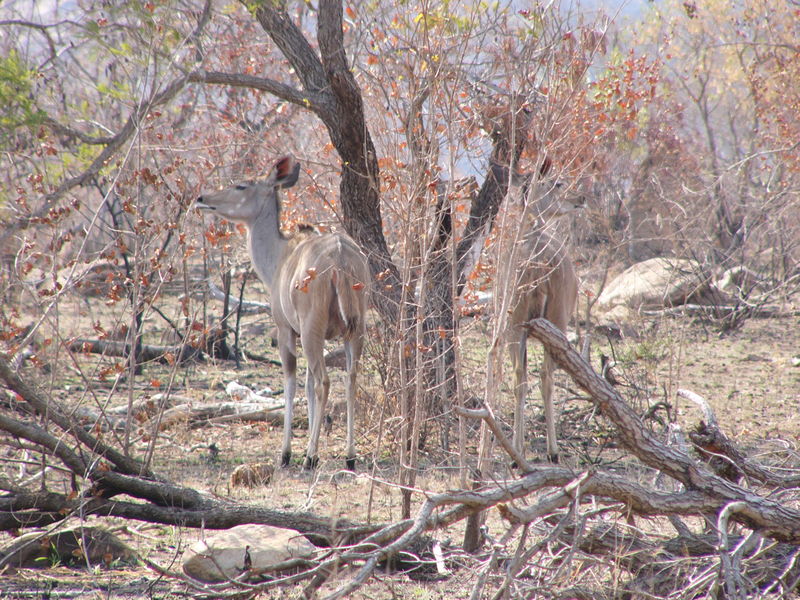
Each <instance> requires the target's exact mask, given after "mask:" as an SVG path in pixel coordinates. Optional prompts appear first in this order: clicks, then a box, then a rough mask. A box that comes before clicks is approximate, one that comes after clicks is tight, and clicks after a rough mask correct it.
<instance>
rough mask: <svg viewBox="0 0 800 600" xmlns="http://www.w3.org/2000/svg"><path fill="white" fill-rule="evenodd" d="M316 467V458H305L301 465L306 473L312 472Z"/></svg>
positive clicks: (317, 463) (317, 459) (317, 461)
mask: <svg viewBox="0 0 800 600" xmlns="http://www.w3.org/2000/svg"><path fill="white" fill-rule="evenodd" d="M318 466H319V457H318V456H306V460H305V462H304V463H303V468H304V469H305V470H306V471H314V470H315V469H316V468H317V467H318Z"/></svg>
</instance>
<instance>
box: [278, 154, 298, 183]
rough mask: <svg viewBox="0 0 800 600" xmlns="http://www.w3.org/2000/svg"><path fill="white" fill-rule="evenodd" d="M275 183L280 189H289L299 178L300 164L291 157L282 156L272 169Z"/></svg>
mask: <svg viewBox="0 0 800 600" xmlns="http://www.w3.org/2000/svg"><path fill="white" fill-rule="evenodd" d="M273 173H274V176H275V183H276V184H277V185H278V186H280V187H282V188H290V187H292V186H293V185H294V184H295V183H297V179H298V177H299V176H300V163H299V162H297V161H295V160H294V159H293V158H292V157H291V156H284V157H283V158H281V159H280V160H278V162H276V163H275V166H274V167H273Z"/></svg>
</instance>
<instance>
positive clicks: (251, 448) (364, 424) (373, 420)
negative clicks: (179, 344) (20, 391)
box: [0, 300, 800, 600]
mask: <svg viewBox="0 0 800 600" xmlns="http://www.w3.org/2000/svg"><path fill="white" fill-rule="evenodd" d="M113 321H114V311H113V309H103V310H102V311H98V310H97V308H96V305H95V304H94V303H89V302H86V301H83V300H76V301H75V302H73V303H72V304H71V305H65V306H63V307H62V308H61V310H60V313H59V316H58V324H57V325H58V327H59V331H60V332H61V335H62V336H63V337H65V338H66V337H68V336H71V335H81V336H89V334H90V333H91V331H92V327H91V325H92V324H93V323H96V322H97V323H100V322H102V325H103V327H105V328H107V329H108V328H111V327H112V326H113V325H114V323H113ZM148 325H149V326H150V331H153V332H158V331H162V332H165V331H166V330H167V328H166V327H165V325H164V322H163V320H161V319H160V318H158V317H157V316H156V315H153V314H151V315H149V316H148ZM630 325H631V330H630V332H632V333H633V334H634V335H629V336H628V337H627V338H626V339H624V340H617V341H615V342H613V343H611V342H610V341H609V340H607V339H601V338H599V337H596V338H595V343H594V346H593V352H592V361H593V364H594V366H595V368H596V369H599V354H600V353H601V352H602V353H605V354H606V355H608V356H612V357H614V358H616V360H617V366H616V369H617V373H618V375H619V377H620V378H621V379H622V381H623V385H622V386H620V387H619V390H620V392H621V393H622V394H623V396H625V397H626V398H628V399H629V400H630V402H631V404H632V405H633V406H634V407H635V408H637V410H641V411H642V412H644V411H645V410H646V409H647V407H648V406H650V405H652V404H653V403H655V402H658V401H660V400H664V401H666V402H668V403H669V404H670V405H671V407H672V413H671V414H672V418H673V419H674V420H675V421H677V423H678V424H680V425H681V426H682V427H683V428H684V429H689V428H690V427H692V426H693V425H695V424H696V423H697V422H698V421H699V420H700V419H701V418H702V415H701V413H700V411H699V409H698V408H697V407H695V406H693V405H691V404H690V403H688V402H686V401H685V400H681V399H679V398H677V397H676V393H675V392H676V391H677V390H678V389H681V388H683V389H688V390H691V391H693V392H695V393H697V394H700V395H701V396H703V397H705V398H706V400H707V401H708V402H709V404H710V406H711V407H712V408H713V410H714V411H715V413H716V416H717V417H718V419H719V422H720V425H721V427H722V429H723V431H725V432H726V433H727V434H728V435H729V436H730V437H731V438H732V439H733V440H735V441H736V442H737V443H739V444H740V445H741V447H743V448H745V449H746V450H747V452H748V453H749V454H750V455H751V456H753V457H754V458H758V459H760V460H765V461H769V460H770V453H771V452H774V451H783V452H785V451H786V450H787V449H788V450H789V451H791V452H795V451H796V450H797V445H798V436H800V410H798V407H799V404H800V366H798V365H797V362H798V360H797V359H798V357H800V346H798V339H799V337H800V336H798V331H799V330H800V329H799V328H798V325H800V319H798V317H795V316H791V317H782V318H773V319H751V320H749V321H747V322H746V323H745V325H744V327H743V328H742V329H740V330H738V331H735V332H733V333H731V334H728V335H725V336H720V335H719V334H718V333H717V331H716V330H715V329H714V328H713V327H712V326H709V325H705V324H702V323H699V322H697V321H695V320H692V319H690V318H687V317H670V318H662V319H643V320H641V321H638V322H634V323H631V324H630ZM268 328H269V319H268V317H266V316H254V317H247V318H246V319H245V321H244V324H243V326H242V332H243V335H242V339H243V340H246V343H245V349H247V350H249V351H251V352H254V353H258V354H263V355H265V356H267V357H269V358H272V359H275V360H277V352H276V351H275V349H274V348H271V347H270V346H269V342H268V338H267V331H268ZM630 332H629V333H630ZM487 335H488V324H487V322H485V321H482V320H480V319H476V320H468V321H464V323H463V331H462V339H463V348H462V361H463V362H462V376H463V385H464V389H465V392H466V394H467V395H470V394H472V395H475V396H478V397H483V394H484V391H483V386H484V385H485V381H486V339H487ZM166 338H167V336H166V334H165V335H163V336H161V337H159V336H158V335H154V336H153V339H151V340H148V341H149V342H150V343H158V342H159V340H164V339H166ZM530 345H531V353H532V354H533V357H532V358H531V364H532V365H533V367H532V370H535V369H536V368H537V365H538V357H539V355H540V354H539V349H538V346H537V345H536V344H534V343H533V342H531V343H530ZM381 353H382V349H381V348H377V347H376V346H375V345H374V344H372V345H371V346H370V347H368V349H367V356H366V358H365V360H364V363H365V364H364V371H365V373H364V375H363V376H362V378H361V381H360V390H359V401H360V406H361V410H360V411H359V417H358V424H357V446H358V452H359V463H358V469H357V471H358V472H357V474H356V475H355V476H353V475H346V474H343V473H342V472H341V467H342V466H343V460H342V457H343V455H344V454H343V451H344V424H343V422H342V420H341V419H338V420H336V421H335V423H334V426H333V429H332V431H331V433H330V434H328V435H324V437H323V440H322V442H321V449H320V458H321V466H320V468H319V469H318V470H317V471H316V472H314V473H309V472H305V471H303V470H302V469H300V468H299V466H298V464H295V465H294V466H293V467H291V468H289V469H287V470H278V471H277V472H276V475H275V477H274V479H273V481H272V482H271V484H270V485H268V486H266V487H262V488H255V489H247V488H231V487H230V485H229V476H230V473H231V471H232V470H233V469H234V468H235V467H236V466H238V465H240V464H244V463H248V462H254V461H261V460H264V459H272V460H275V459H276V458H277V455H278V452H279V445H280V438H281V435H282V432H281V428H280V427H274V426H270V425H267V424H265V423H259V422H244V423H243V422H234V423H225V424H216V425H207V426H203V427H198V428H193V427H189V426H187V425H185V424H183V425H177V426H175V427H172V428H171V429H169V430H167V431H164V432H162V435H161V437H160V438H159V443H158V450H157V452H156V471H157V472H158V473H159V474H160V475H162V476H165V477H167V478H170V479H172V480H174V481H175V482H176V483H179V484H182V485H186V486H191V487H193V488H195V489H197V490H200V491H203V492H206V493H209V494H212V495H215V496H219V497H223V498H230V499H232V500H235V501H239V502H242V503H248V504H255V505H259V506H264V507H270V508H278V509H287V510H292V511H300V510H302V511H311V512H314V513H316V514H317V515H330V516H332V517H333V516H340V515H341V516H346V517H348V518H351V519H353V520H357V521H361V522H365V521H369V522H391V521H395V520H397V519H399V518H400V506H401V505H400V493H399V490H398V489H397V488H396V487H395V486H394V485H392V482H393V481H395V478H396V468H397V461H396V444H395V440H396V437H397V424H398V419H397V416H396V415H397V408H396V407H394V406H392V405H391V404H390V402H389V400H388V399H387V398H386V397H385V395H384V394H383V392H382V388H381V385H380V374H379V371H380V369H379V367H380V360H381V358H380V356H381ZM76 357H77V361H78V363H77V364H75V365H71V364H69V361H67V360H66V359H65V358H62V362H60V363H59V364H63V365H65V367H64V369H60V370H59V372H57V373H53V372H50V373H41V377H42V380H43V381H45V382H49V386H50V390H51V393H52V394H53V396H54V397H55V398H57V399H59V400H61V401H62V402H65V403H67V404H73V403H76V402H88V401H89V400H88V399H87V398H88V396H87V395H86V394H85V392H86V391H87V389H88V388H91V389H92V392H93V394H94V395H95V396H94V397H96V398H99V400H100V401H101V402H105V401H108V403H109V404H110V405H111V406H115V405H118V404H123V403H125V402H127V400H128V394H129V391H130V393H131V394H132V397H134V398H139V397H141V396H143V395H148V394H150V395H152V394H155V393H158V392H161V391H164V389H165V388H166V387H167V383H168V382H169V381H170V378H171V375H172V373H173V371H172V369H171V368H170V367H169V366H168V365H150V366H147V367H146V368H145V371H144V373H143V374H142V375H140V376H138V377H137V379H136V381H135V383H134V385H133V387H132V389H130V387H129V386H128V385H127V384H124V385H119V386H118V387H117V388H116V389H115V388H113V387H112V384H113V381H114V377H107V378H106V380H105V381H102V380H101V379H100V377H99V376H98V373H100V372H101V370H102V369H103V367H107V366H108V365H109V364H111V363H113V362H114V361H115V360H117V359H111V358H101V357H98V356H95V355H76ZM300 369H301V370H300V372H301V373H303V372H304V371H303V369H304V365H303V363H302V361H301V364H300ZM174 375H175V378H174V383H173V385H172V393H174V394H179V395H181V396H186V397H188V398H190V399H191V400H192V402H194V403H197V404H202V403H208V402H215V401H220V400H224V399H226V394H225V391H224V388H225V385H226V384H227V383H228V382H229V381H231V380H237V381H238V382H239V383H241V384H244V385H247V386H250V387H251V388H253V389H255V390H260V389H262V388H264V387H267V386H268V387H270V388H271V389H272V391H273V393H274V394H275V395H279V394H280V393H281V391H282V387H283V384H282V378H281V375H280V368H279V367H278V366H276V365H275V364H273V363H258V362H254V361H250V362H246V363H244V364H243V366H242V368H241V369H240V370H236V369H235V366H234V364H233V363H232V362H229V361H210V362H207V363H204V364H196V365H193V366H190V367H188V368H185V369H183V368H182V369H178V370H177V371H175V372H174ZM534 377H535V375H534ZM506 379H507V381H505V382H504V386H503V389H501V390H500V392H499V394H498V399H499V402H500V405H499V414H500V415H501V416H502V417H503V418H504V419H505V420H506V422H510V419H511V404H510V390H509V381H510V372H508V373H507V377H506ZM302 382H303V378H302V376H301V377H300V378H299V383H300V384H302ZM557 384H558V385H557V391H556V395H557V400H558V402H559V410H560V412H561V424H560V428H561V436H562V437H563V439H564V445H563V446H562V448H563V450H564V454H565V455H566V457H565V458H566V462H567V464H568V465H572V466H576V467H577V466H579V464H581V462H582V461H583V460H584V459H586V454H592V455H593V456H598V455H600V454H601V452H602V445H603V443H608V440H611V441H612V443H611V444H609V445H610V446H613V435H608V432H607V430H606V429H605V428H606V426H605V424H603V423H602V422H599V421H597V420H596V419H594V418H592V412H591V407H590V404H589V403H588V402H587V401H586V400H585V399H581V394H580V392H579V391H577V390H576V389H575V386H574V385H573V384H571V382H569V381H568V380H567V378H566V375H565V374H563V373H560V374H559V375H558V379H557ZM343 389H344V386H343V380H342V376H341V374H340V373H338V372H334V374H333V376H332V383H331V390H332V392H331V394H332V398H333V399H334V401H335V400H336V399H337V398H341V397H342V396H343ZM298 395H300V396H302V395H303V390H302V387H301V389H299V391H298ZM531 398H532V400H531V402H530V413H531V414H530V416H529V420H530V427H529V430H530V431H531V432H532V434H531V440H530V446H529V447H530V449H531V450H530V452H529V454H531V455H535V453H536V451H537V449H539V448H541V447H542V446H543V440H542V437H543V433H542V429H543V427H542V417H541V409H540V406H539V403H538V402H537V401H536V400H537V399H538V392H537V391H532V392H531ZM304 410H305V407H304V405H303V404H302V403H301V404H300V408H299V411H298V412H300V413H301V414H303V413H304ZM662 416H664V417H666V413H664V414H663V415H662ZM604 432H605V433H604ZM306 434H307V431H306V430H305V429H303V428H301V429H298V430H296V437H295V440H294V446H293V448H294V456H295V459H296V460H297V461H298V463H299V461H300V459H301V458H302V454H303V450H304V447H305V442H306ZM475 437H477V436H475V435H470V439H469V443H468V448H472V447H474V442H475ZM378 439H380V440H381V442H380V445H378V444H377V440H378ZM586 439H590V440H591V442H590V443H589V444H588V449H587V444H585V443H584V444H581V442H582V441H585V440H586ZM603 440H605V442H604V441H603ZM437 441H438V429H437V428H436V427H434V426H432V427H431V433H430V435H429V443H428V444H427V445H426V449H425V451H424V452H423V454H422V458H421V462H422V465H423V466H424V469H423V470H422V471H421V473H420V476H419V479H418V481H417V485H418V487H419V488H420V489H422V490H426V491H434V492H435V491H442V490H445V489H452V488H457V487H459V485H460V484H459V475H458V470H457V469H456V468H455V467H454V465H457V462H458V461H457V455H456V454H455V451H454V450H451V451H450V452H449V453H448V452H445V451H444V450H443V449H442V448H441V447H440V446H439V444H438V443H437ZM212 444H213V446H214V447H215V448H216V451H217V452H214V453H212V452H210V451H209V447H210V446H211V445H212ZM144 445H145V444H144V442H142V443H141V447H144ZM455 446H456V444H455V443H454V444H453V447H455ZM420 498H422V496H421V495H418V496H417V497H416V498H415V502H416V504H415V506H418V505H419V501H420ZM89 521H90V522H91V523H92V524H94V523H96V522H98V521H100V520H99V519H95V518H92V519H89ZM491 523H492V521H490V527H491ZM102 524H103V525H106V526H110V527H118V528H119V529H118V531H117V533H118V535H119V537H120V538H121V539H122V540H123V541H124V542H126V543H127V544H129V545H130V546H131V547H132V548H133V549H134V550H135V551H136V552H137V553H138V554H140V555H142V556H144V557H146V558H147V559H148V560H150V561H153V562H155V563H158V564H159V565H160V566H161V567H162V568H164V569H166V570H168V571H172V572H174V573H176V574H177V573H179V572H180V560H181V557H182V554H183V552H184V551H185V549H186V548H187V547H188V546H190V545H191V544H192V543H193V542H194V541H196V540H197V539H198V538H199V537H200V536H201V535H202V532H199V531H196V530H192V529H188V528H179V527H171V526H161V525H151V524H146V523H130V522H129V523H122V522H120V521H115V520H110V519H104V520H102ZM461 534H462V529H461V528H460V527H458V528H453V529H452V530H448V531H445V532H439V533H437V534H436V535H437V536H439V537H441V539H443V540H445V541H447V540H448V539H449V540H452V541H453V543H454V544H456V545H457V544H459V543H460V536H461ZM11 541H12V540H11V536H9V535H8V534H0V548H5V547H6V546H7V545H8V544H9V543H10V542H11ZM346 577H347V573H342V574H341V576H340V577H339V578H337V580H336V581H334V583H333V584H331V586H330V587H329V588H326V589H328V591H330V590H332V589H335V586H336V583H337V582H339V583H341V582H342V581H345V580H346ZM475 577H476V573H475V571H474V570H469V569H466V570H461V571H457V572H456V573H455V574H454V576H453V578H451V579H450V580H447V581H441V582H418V581H414V580H412V579H410V578H409V577H407V576H406V575H403V574H387V573H381V574H379V576H378V577H377V578H376V579H374V580H373V581H372V582H370V583H369V584H368V585H367V586H365V587H364V588H362V589H361V591H359V592H358V593H357V594H355V595H353V596H352V597H353V598H365V599H366V598H375V599H383V598H386V599H389V598H409V599H410V598H414V599H423V600H424V599H438V598H442V599H443V598H456V597H465V596H468V595H469V592H470V590H471V588H472V586H473V585H474V582H475ZM299 592H300V590H299V589H292V590H281V591H279V592H276V593H275V594H274V596H269V595H266V596H262V597H275V598H292V597H298V595H299ZM187 595H192V590H191V589H190V588H188V587H187V586H186V584H185V583H184V582H183V581H182V580H181V579H180V578H178V577H170V576H165V575H159V574H157V573H156V572H155V571H153V570H152V569H150V568H147V567H145V566H136V565H120V566H114V567H112V568H101V567H92V568H90V569H86V568H83V569H75V568H67V567H65V566H61V565H59V564H57V563H55V564H51V565H48V567H47V568H43V569H35V570H25V569H22V570H18V571H16V572H11V571H7V572H5V573H3V574H0V597H3V598H14V599H16V598H19V599H22V598H84V597H86V598H165V599H166V598H178V597H185V596H187Z"/></svg>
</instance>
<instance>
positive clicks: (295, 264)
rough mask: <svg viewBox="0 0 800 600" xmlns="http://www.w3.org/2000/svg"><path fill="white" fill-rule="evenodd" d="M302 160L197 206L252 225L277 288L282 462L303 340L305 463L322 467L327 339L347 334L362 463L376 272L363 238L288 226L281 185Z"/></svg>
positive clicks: (254, 246)
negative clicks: (361, 414) (365, 367)
mask: <svg viewBox="0 0 800 600" xmlns="http://www.w3.org/2000/svg"><path fill="white" fill-rule="evenodd" d="M299 169H300V165H299V164H298V163H296V162H295V161H294V160H293V159H292V158H291V157H284V158H282V159H280V160H279V161H278V162H277V163H276V164H275V166H274V167H273V169H272V171H271V172H270V174H269V176H267V177H266V178H265V179H263V180H260V181H255V182H250V183H245V184H240V185H236V186H233V187H231V188H228V189H225V190H221V191H219V192H214V193H211V194H206V195H203V196H201V197H200V198H198V200H197V204H196V206H197V207H198V208H200V209H203V210H209V211H213V212H215V213H216V214H218V215H219V216H221V217H224V218H226V219H229V220H231V221H235V222H239V223H243V224H244V225H245V226H246V228H247V240H248V250H249V253H250V260H251V261H252V264H253V267H254V269H255V271H256V273H258V276H259V277H260V278H261V280H262V281H263V282H264V284H265V285H266V286H267V288H269V292H270V302H271V305H272V317H273V319H274V321H275V326H276V327H277V330H278V350H279V353H280V358H281V365H282V369H283V375H284V395H285V399H286V410H285V418H284V435H283V446H282V449H281V465H282V466H287V465H289V464H290V461H291V453H292V451H291V440H292V416H293V407H294V396H295V392H296V389H297V378H296V370H297V339H298V338H299V339H300V344H301V346H302V348H303V352H304V353H305V357H306V362H307V363H308V369H307V371H306V397H307V401H308V420H309V439H308V447H307V449H306V458H305V463H304V464H305V467H306V468H315V467H316V465H317V463H318V456H317V452H318V446H319V436H320V431H321V425H322V420H323V418H324V414H325V408H326V406H327V402H328V392H329V388H330V380H329V378H328V373H327V369H326V367H325V360H324V342H325V340H329V339H334V338H342V340H343V341H344V349H345V357H346V371H347V373H346V378H345V381H346V403H347V456H346V460H345V465H346V467H347V468H348V469H350V470H354V468H355V456H356V455H355V441H354V423H355V392H356V375H357V372H358V365H359V360H360V358H361V351H362V348H363V345H364V334H365V330H366V312H367V293H368V286H369V270H368V268H367V261H366V258H365V257H364V255H363V254H362V252H361V250H359V248H358V246H357V245H356V243H355V242H354V241H353V240H352V239H351V238H350V237H349V236H347V235H345V234H344V233H325V234H319V233H316V232H315V231H311V230H303V231H301V232H299V233H297V234H295V235H293V236H285V235H284V234H283V233H282V232H281V230H280V199H279V198H278V190H279V189H281V188H289V187H291V186H293V185H294V184H295V183H296V182H297V178H298V174H299Z"/></svg>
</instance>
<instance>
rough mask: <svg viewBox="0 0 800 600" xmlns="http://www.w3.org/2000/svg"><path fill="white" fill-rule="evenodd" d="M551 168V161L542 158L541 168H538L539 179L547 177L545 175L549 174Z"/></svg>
mask: <svg viewBox="0 0 800 600" xmlns="http://www.w3.org/2000/svg"><path fill="white" fill-rule="evenodd" d="M552 168H553V161H552V160H550V159H549V158H548V157H547V156H545V157H544V160H543V161H542V166H541V167H539V178H540V179H543V178H545V177H547V174H548V173H549V172H550V169H552Z"/></svg>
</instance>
